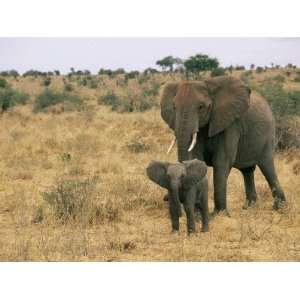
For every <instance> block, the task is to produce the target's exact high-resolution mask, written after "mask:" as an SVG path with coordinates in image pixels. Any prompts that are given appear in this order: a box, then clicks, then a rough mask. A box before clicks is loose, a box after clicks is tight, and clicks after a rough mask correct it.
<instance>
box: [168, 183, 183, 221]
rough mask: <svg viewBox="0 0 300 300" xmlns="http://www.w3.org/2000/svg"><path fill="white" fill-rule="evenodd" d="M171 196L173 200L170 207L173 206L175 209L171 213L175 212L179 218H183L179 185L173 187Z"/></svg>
mask: <svg viewBox="0 0 300 300" xmlns="http://www.w3.org/2000/svg"><path fill="white" fill-rule="evenodd" d="M171 196H172V199H171V203H170V205H171V206H173V209H171V211H174V213H176V214H177V216H178V217H181V216H182V212H181V203H180V199H179V188H178V185H177V184H175V185H173V186H172V192H171Z"/></svg>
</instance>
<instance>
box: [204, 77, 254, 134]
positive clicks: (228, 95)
mask: <svg viewBox="0 0 300 300" xmlns="http://www.w3.org/2000/svg"><path fill="white" fill-rule="evenodd" d="M205 82H206V85H207V87H208V91H209V94H210V95H211V97H212V100H213V106H212V112H211V117H210V122H209V132H208V135H209V136H210V137H212V136H214V135H216V134H218V133H220V132H222V131H224V130H225V129H226V128H227V127H228V126H230V125H231V123H232V122H233V121H234V120H235V119H238V118H240V117H241V116H242V115H243V113H244V112H246V111H247V109H248V108H249V105H250V93H251V90H250V89H249V88H248V87H246V86H245V85H244V84H243V83H242V81H241V80H239V79H236V78H233V77H230V76H220V77H216V78H212V79H208V80H206V81H205Z"/></svg>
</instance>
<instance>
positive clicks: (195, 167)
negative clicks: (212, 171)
mask: <svg viewBox="0 0 300 300" xmlns="http://www.w3.org/2000/svg"><path fill="white" fill-rule="evenodd" d="M183 164H184V165H185V167H186V175H185V176H184V178H183V181H182V184H183V188H184V189H186V190H188V189H190V188H191V187H192V186H193V185H195V184H197V183H198V182H199V181H200V180H202V179H203V177H204V176H205V175H206V173H207V166H206V163H205V162H204V161H200V160H198V159H193V160H188V161H183Z"/></svg>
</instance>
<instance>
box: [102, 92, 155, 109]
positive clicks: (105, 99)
mask: <svg viewBox="0 0 300 300" xmlns="http://www.w3.org/2000/svg"><path fill="white" fill-rule="evenodd" d="M153 92H154V91H151V93H153ZM147 93H149V91H146V92H145V91H144V93H141V94H140V95H131V94H127V95H125V96H124V97H120V96H118V95H116V94H115V93H114V92H109V93H107V94H106V95H103V96H101V97H99V98H98V104H104V105H109V106H111V108H112V110H114V111H117V112H133V111H145V110H148V109H151V108H152V107H154V106H157V102H156V101H155V99H154V97H149V96H148V94H147Z"/></svg>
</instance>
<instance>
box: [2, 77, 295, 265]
mask: <svg viewBox="0 0 300 300" xmlns="http://www.w3.org/2000/svg"><path fill="white" fill-rule="evenodd" d="M259 75H261V74H259ZM167 76H170V75H165V76H164V75H162V74H158V75H157V77H156V78H155V81H156V82H164V81H166V80H168V78H167ZM174 76H176V75H174ZM60 80H61V78H60ZM116 80H117V79H111V80H110V79H108V78H105V79H103V82H102V84H99V86H98V87H97V88H96V89H89V88H88V87H86V86H76V84H75V83H74V86H75V92H76V93H78V94H79V95H80V96H81V98H82V99H83V101H84V102H85V108H84V109H82V110H81V111H72V112H63V113H60V114H56V113H51V112H50V113H49V112H48V113H33V112H32V105H33V103H32V101H33V99H34V96H33V95H37V94H39V93H40V92H41V90H40V86H41V85H40V84H37V82H36V80H33V79H31V78H25V79H24V78H21V79H19V81H18V82H14V83H13V84H14V87H15V88H20V89H23V90H24V91H26V92H28V93H30V95H31V100H32V101H31V103H28V104H27V105H25V106H16V107H14V108H13V109H11V110H9V111H8V112H5V113H3V114H2V115H1V120H0V122H1V126H0V140H1V143H0V153H1V159H0V167H1V168H0V170H1V171H0V176H1V181H0V197H1V199H0V225H1V226H0V249H1V250H0V260H1V261H298V260H299V259H300V214H299V213H300V204H299V195H300V185H299V163H300V160H299V159H300V156H299V150H294V151H290V152H283V153H280V154H277V155H276V161H275V163H276V168H277V170H278V175H279V178H280V181H281V183H282V186H283V188H284V190H285V193H286V196H287V199H288V205H287V207H286V208H284V210H282V211H280V212H275V211H273V210H272V203H273V199H272V196H271V192H270V190H269V188H268V186H267V183H266V181H265V179H264V178H263V176H262V174H261V173H260V171H259V170H258V171H256V186H257V192H258V197H259V199H258V202H257V205H256V206H255V207H253V208H251V209H249V210H242V205H243V201H244V198H245V195H244V186H243V179H242V176H241V174H240V173H239V172H238V171H237V170H233V171H232V173H231V175H230V177H229V183H228V204H229V211H230V215H231V217H228V216H225V215H220V216H219V217H217V218H215V219H214V220H212V221H211V223H210V232H208V233H205V234H203V233H200V230H199V228H200V225H199V224H198V228H197V229H198V230H197V233H196V234H195V235H193V236H191V237H188V236H187V232H186V227H185V223H186V222H185V220H184V217H183V218H182V219H181V221H180V222H181V228H180V233H179V234H170V231H171V227H170V220H169V218H168V207H167V203H165V202H164V201H163V196H164V194H165V191H164V190H162V189H160V188H159V187H158V186H155V185H154V184H152V183H151V182H150V181H149V180H148V179H147V177H146V174H145V167H146V166H147V165H148V163H149V161H151V160H152V159H156V160H171V161H176V153H175V151H173V152H172V154H171V155H170V156H167V155H166V150H167V147H168V145H169V143H170V141H171V139H172V134H171V131H170V130H169V129H168V128H167V127H166V125H165V124H164V123H163V121H162V120H161V117H160V112H159V109H157V108H156V107H155V106H154V107H153V108H152V109H150V110H147V111H145V112H129V113H127V112H124V113H118V112H116V111H112V110H111V108H110V107H108V106H103V105H98V104H97V101H98V97H99V96H101V95H103V94H105V93H106V92H107V91H109V90H111V89H112V88H114V89H116V91H117V93H120V94H121V93H122V92H125V89H126V87H124V86H121V87H120V84H117V83H116ZM134 80H135V79H134ZM134 80H133V81H132V83H130V84H129V86H131V85H132V86H134V87H132V89H133V90H134V89H137V92H136V94H137V95H140V94H141V91H140V90H139V89H144V88H143V87H142V88H141V87H140V85H141V84H140V85H139V84H138V82H137V81H134ZM51 85H53V87H55V88H57V89H59V88H63V84H62V83H61V82H60V81H59V78H56V79H53V80H52V81H51ZM118 89H120V90H118ZM129 89H131V87H129ZM154 100H155V101H158V99H157V96H154ZM208 175H209V182H210V189H209V204H210V209H212V206H213V199H212V180H211V179H212V178H211V170H209V174H208Z"/></svg>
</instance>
